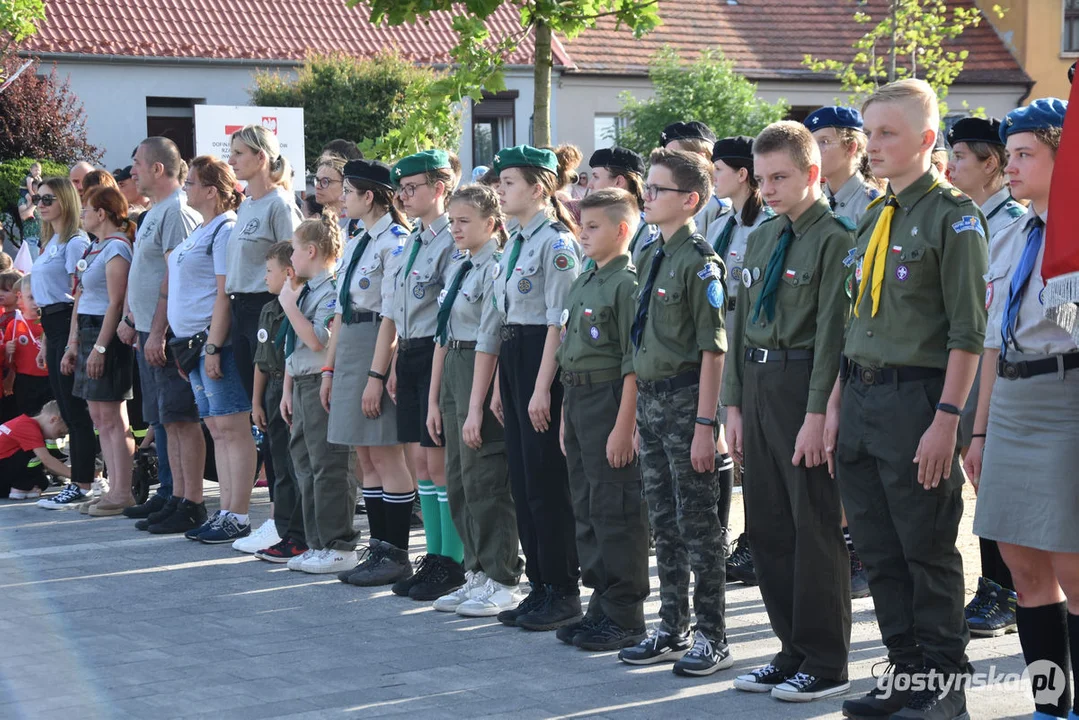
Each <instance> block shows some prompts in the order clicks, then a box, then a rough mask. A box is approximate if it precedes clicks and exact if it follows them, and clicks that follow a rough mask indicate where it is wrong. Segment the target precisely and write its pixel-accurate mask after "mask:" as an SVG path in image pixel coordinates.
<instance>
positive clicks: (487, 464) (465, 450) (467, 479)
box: [439, 349, 524, 585]
mask: <svg viewBox="0 0 1079 720" xmlns="http://www.w3.org/2000/svg"><path fill="white" fill-rule="evenodd" d="M475 357H476V351H475V350H466V349H459V350H449V351H448V352H447V353H446V364H445V366H444V367H443V370H442V387H441V389H440V392H439V406H440V408H441V410H442V435H443V437H444V438H445V442H446V496H447V499H448V500H449V503H450V516H451V517H452V518H453V525H454V527H456V528H457V534H458V535H460V536H461V542H462V543H463V544H464V548H465V557H464V566H465V569H466V570H472V571H474V572H478V571H480V570H482V571H483V572H485V573H486V574H487V576H488V577H490V578H492V579H494V580H495V581H497V582H500V583H502V584H503V585H516V584H517V583H518V582H520V579H521V573H522V572H524V562H523V561H522V560H521V556H520V553H519V551H518V550H519V547H520V543H519V540H518V538H517V514H516V511H515V509H514V504H513V493H512V491H511V490H510V475H509V466H508V465H507V463H506V441H505V435H504V434H503V429H502V425H500V424H499V422H498V420H497V419H496V418H495V416H494V413H492V412H491V389H490V388H489V389H488V390H487V397H486V399H484V401H483V424H482V426H481V429H480V436H481V438H482V439H483V445H482V446H481V447H480V449H479V450H473V449H472V448H470V447H469V446H468V445H466V444H465V442H464V440H462V439H461V429H462V428H463V427H464V424H465V421H466V420H467V419H468V401H469V398H470V397H471V396H472V376H473V369H474V366H475ZM491 386H492V388H493V387H494V383H491Z"/></svg>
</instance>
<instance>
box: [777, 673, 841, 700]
mask: <svg viewBox="0 0 1079 720" xmlns="http://www.w3.org/2000/svg"><path fill="white" fill-rule="evenodd" d="M848 690H850V681H849V680H829V679H827V678H821V677H816V676H815V675H807V674H806V673H796V674H795V675H794V677H792V678H791V679H789V680H787V681H786V682H783V683H780V684H779V685H776V686H775V687H774V688H772V697H774V698H775V699H776V700H786V701H787V702H810V701H811V700H819V699H821V698H826V697H832V696H833V695H842V694H843V693H845V692H847V691H848Z"/></svg>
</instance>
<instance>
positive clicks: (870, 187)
mask: <svg viewBox="0 0 1079 720" xmlns="http://www.w3.org/2000/svg"><path fill="white" fill-rule="evenodd" d="M805 126H806V127H807V128H809V131H810V132H812V133H813V139H814V140H816V141H817V147H818V148H820V157H821V173H822V174H823V176H824V178H825V180H826V181H827V184H826V185H825V188H824V189H825V193H824V194H825V196H826V197H827V198H828V204H829V205H831V206H832V211H833V212H835V214H836V215H841V216H843V217H845V218H848V219H850V220H851V221H852V222H853V223H854V224H855V225H857V224H858V222H859V221H860V220H861V219H862V215H864V214H865V211H866V208H868V207H869V203H871V202H872V201H873V200H874V199H875V198H876V197H877V196H879V195H880V191H881V185H880V184H879V183H878V182H877V181H875V180H874V179H873V171H872V169H871V167H870V165H869V156H868V155H867V154H866V151H865V148H866V136H865V133H864V132H862V114H861V113H860V112H858V111H857V110H856V109H855V108H849V107H842V106H839V105H833V106H831V107H822V108H821V109H820V110H816V111H814V112H812V113H810V114H809V116H808V117H807V118H806V119H805Z"/></svg>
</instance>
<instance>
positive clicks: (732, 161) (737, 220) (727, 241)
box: [705, 136, 775, 585]
mask: <svg viewBox="0 0 1079 720" xmlns="http://www.w3.org/2000/svg"><path fill="white" fill-rule="evenodd" d="M712 167H713V171H712V180H713V182H715V194H716V195H717V196H718V197H725V198H729V199H730V201H731V212H729V213H728V214H727V216H726V218H725V219H720V220H719V221H717V222H716V223H714V224H713V225H712V228H711V229H710V232H709V234H708V236H707V237H706V238H705V239H706V240H707V241H708V244H709V245H711V246H712V248H713V249H714V250H715V251H716V254H717V255H719V257H720V258H722V260H723V263H724V265H726V267H727V268H728V277H730V278H732V281H731V282H728V283H727V295H728V298H729V299H728V301H727V314H726V320H725V322H726V327H732V326H733V323H734V308H735V303H736V302H737V297H738V288H739V286H740V285H741V282H740V281H741V277H742V266H743V264H744V261H745V257H746V241H747V240H748V239H749V234H750V233H752V232H753V231H754V230H755V229H757V227H758V226H760V224H761V223H763V222H764V221H765V220H768V219H769V218H771V217H774V216H775V213H773V212H772V211H771V209H770V208H769V207H768V206H767V205H765V204H764V201H763V200H761V191H760V186H759V185H758V184H757V178H756V177H755V176H754V175H753V138H751V137H746V136H739V137H728V138H723V139H722V140H719V141H717V142H716V144H715V146H714V147H713V148H712ZM726 419H727V418H726V411H725V410H724V409H723V408H720V421H721V422H724V423H725V422H726ZM716 451H717V452H718V453H719V460H718V461H717V462H716V469H717V470H718V471H719V491H720V497H719V520H720V522H721V523H722V524H723V545H724V547H728V546H729V545H730V517H731V495H732V494H733V492H734V461H733V460H731V457H730V454H729V453H728V448H727V439H726V437H725V435H724V432H723V428H722V427H721V428H720V431H719V441H718V442H717V443H716ZM727 573H728V574H729V575H730V576H731V578H732V579H734V580H740V581H742V582H744V583H746V584H749V585H755V584H756V582H757V581H756V573H755V572H754V570H753V556H752V555H751V554H750V553H749V540H748V539H747V538H746V534H745V533H742V535H741V536H739V538H738V542H737V544H736V546H735V548H734V551H733V552H732V553H731V554H730V558H729V560H728V562H727Z"/></svg>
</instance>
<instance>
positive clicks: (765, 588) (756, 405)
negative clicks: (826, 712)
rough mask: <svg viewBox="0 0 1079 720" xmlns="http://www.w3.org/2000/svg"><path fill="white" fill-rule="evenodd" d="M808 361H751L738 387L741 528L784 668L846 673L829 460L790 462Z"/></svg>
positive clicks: (838, 535)
mask: <svg viewBox="0 0 1079 720" xmlns="http://www.w3.org/2000/svg"><path fill="white" fill-rule="evenodd" d="M811 368H812V365H811V363H810V362H809V361H792V362H788V363H782V362H777V363H752V362H747V363H746V367H745V380H744V383H743V388H744V389H743V393H742V406H741V407H742V428H743V432H744V440H743V449H744V452H745V476H744V477H743V480H742V492H743V493H744V498H745V508H746V534H747V535H748V537H749V547H750V550H751V552H752V554H753V567H754V568H756V571H757V582H758V583H759V584H760V589H761V598H762V599H763V600H764V607H765V609H766V610H767V611H768V620H769V621H770V622H771V624H772V630H773V632H775V634H776V637H777V638H779V641H780V643H782V647H781V649H780V651H779V653H777V654H776V656H775V657H774V658H773V659H772V664H773V665H775V666H776V667H778V668H779V669H781V670H784V671H786V672H789V673H795V672H804V673H807V674H809V675H815V676H817V677H824V678H829V679H832V680H846V679H847V656H848V654H849V652H850V624H851V617H850V613H851V611H850V559H849V555H848V553H847V545H846V543H845V542H844V541H843V531H842V528H841V525H842V509H841V507H840V502H839V486H838V485H837V484H836V481H835V480H833V479H832V478H831V477H830V476H829V474H828V466H827V465H823V466H820V467H814V468H807V467H806V466H805V463H804V462H803V463H802V464H800V465H799V466H798V467H795V466H794V465H792V464H791V458H792V457H793V456H794V445H795V442H796V441H797V439H798V431H799V430H800V429H801V428H802V422H803V420H804V419H805V413H806V404H807V402H808V399H809V374H810V370H811Z"/></svg>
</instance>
